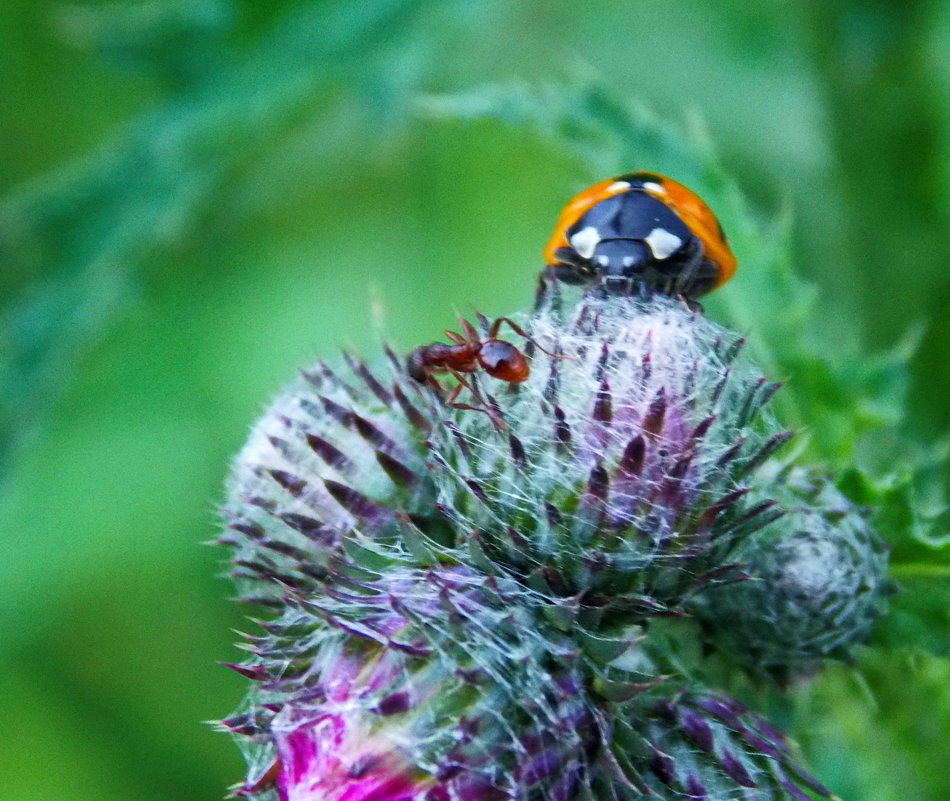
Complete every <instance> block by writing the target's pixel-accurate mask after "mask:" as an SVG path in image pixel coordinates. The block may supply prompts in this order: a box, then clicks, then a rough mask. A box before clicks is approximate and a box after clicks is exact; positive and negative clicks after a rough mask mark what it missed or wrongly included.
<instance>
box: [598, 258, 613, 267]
mask: <svg viewBox="0 0 950 801" xmlns="http://www.w3.org/2000/svg"><path fill="white" fill-rule="evenodd" d="M594 261H595V262H596V264H597V265H598V266H600V267H609V266H610V257H609V256H598V257H597V258H596V259H595V260H594Z"/></svg>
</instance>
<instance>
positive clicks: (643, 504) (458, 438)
mask: <svg viewBox="0 0 950 801" xmlns="http://www.w3.org/2000/svg"><path fill="white" fill-rule="evenodd" d="M523 322H524V325H525V326H526V328H527V329H528V331H529V333H530V335H531V339H532V343H531V345H530V346H529V347H533V361H532V368H531V375H530V377H529V378H528V380H527V381H525V382H524V383H522V384H518V385H517V386H514V385H511V386H500V387H499V386H498V385H489V383H488V382H487V381H479V380H478V379H477V378H476V379H474V380H473V384H475V392H476V393H477V395H478V398H479V401H480V402H481V403H482V404H483V405H484V408H485V410H486V412H487V413H486V414H481V415H479V414H466V415H460V416H458V418H457V419H455V420H453V421H452V423H451V424H450V425H443V426H439V427H437V428H435V429H434V430H433V432H432V435H431V437H430V450H431V453H432V457H431V458H432V461H433V462H434V464H435V470H434V471H433V476H434V481H435V483H436V485H437V487H438V492H439V495H438V501H439V507H440V510H441V511H442V512H443V513H444V514H445V516H446V517H447V518H448V519H449V520H450V521H451V524H452V526H453V527H454V528H455V529H456V530H459V531H462V532H467V533H468V536H469V537H470V538H471V539H472V541H473V542H474V543H475V546H474V547H477V548H478V550H479V551H480V553H481V558H482V559H483V561H484V562H485V563H486V564H491V566H492V569H496V570H506V571H508V572H509V573H510V574H511V575H515V576H519V577H521V578H522V580H525V581H527V582H528V583H530V584H531V585H532V586H535V587H536V588H538V589H539V590H540V591H544V592H549V593H552V594H554V595H557V596H571V597H576V598H578V599H580V601H581V603H582V605H585V606H586V607H587V608H588V609H593V608H594V607H597V608H598V610H599V611H598V612H597V616H598V617H600V616H603V615H605V614H606V615H607V616H610V613H613V612H616V613H617V614H619V615H621V616H622V617H623V620H624V621H625V622H629V621H630V618H631V615H634V616H635V615H638V614H640V615H643V614H649V613H653V612H668V611H675V610H677V609H678V608H679V607H680V605H681V604H682V602H683V600H684V598H686V597H688V596H689V595H690V594H691V593H692V592H694V591H695V590H696V589H697V588H698V587H700V586H702V585H704V584H705V583H707V582H709V581H714V580H719V579H723V578H725V577H727V576H728V574H729V560H728V554H729V553H730V551H731V549H732V548H733V547H734V546H735V545H736V544H737V543H738V542H741V541H742V540H743V539H744V538H745V537H747V536H748V534H749V533H750V532H751V531H753V530H755V528H757V527H759V526H761V525H764V523H766V522H767V521H768V520H769V519H770V517H771V515H773V514H774V510H773V509H772V508H771V505H769V504H763V505H758V506H754V505H752V504H748V503H746V502H745V501H744V500H743V495H744V493H745V485H744V483H743V482H744V480H745V478H746V477H747V476H748V475H749V473H750V472H751V471H752V470H753V469H754V468H755V467H756V466H757V465H758V464H759V463H760V462H761V461H762V460H763V459H764V458H766V457H767V455H768V454H769V453H770V452H771V451H772V450H774V449H775V448H776V447H778V445H780V444H781V443H782V442H784V441H785V439H787V437H788V433H787V432H784V431H781V430H779V429H778V428H777V427H776V426H775V424H774V423H773V422H772V421H771V420H770V419H768V418H767V417H765V415H763V414H761V409H762V407H763V405H764V404H765V403H766V402H767V400H768V399H769V397H771V395H772V394H773V393H774V391H775V390H776V389H777V386H778V385H776V384H771V383H769V382H768V381H766V380H765V379H764V378H763V377H762V376H761V375H760V374H759V373H758V372H757V371H756V370H755V368H754V367H753V366H752V365H751V364H750V363H749V362H748V361H747V360H745V359H743V358H742V357H741V354H740V350H741V346H742V340H740V339H739V338H738V337H736V336H735V335H732V334H730V333H728V332H726V331H725V330H723V329H722V328H719V327H718V326H716V325H715V324H713V323H711V322H709V321H708V320H706V319H705V318H704V317H702V316H701V315H698V314H694V313H692V312H691V311H690V310H689V309H687V308H686V307H685V306H684V305H683V304H681V303H679V302H677V301H674V300H671V299H669V298H665V297H660V296H657V297H651V298H646V299H644V298H638V297H630V298H607V299H596V298H588V299H587V300H586V301H585V302H584V303H582V304H581V305H580V306H579V308H578V309H577V310H576V311H575V312H574V313H572V314H571V316H570V317H569V318H568V319H562V317H561V315H560V314H559V313H558V312H557V311H556V310H555V309H554V308H552V307H551V306H545V307H543V308H542V309H541V310H540V311H539V312H538V313H536V314H535V315H534V316H532V317H531V318H528V319H525V320H524V321H523ZM535 344H536V345H537V347H534V345H535ZM588 617H592V616H591V615H589V616H588Z"/></svg>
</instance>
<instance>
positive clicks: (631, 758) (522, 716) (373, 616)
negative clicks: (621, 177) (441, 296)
mask: <svg viewBox="0 0 950 801" xmlns="http://www.w3.org/2000/svg"><path fill="white" fill-rule="evenodd" d="M482 322H483V324H484V328H485V330H486V331H487V330H488V326H487V322H486V321H484V320H483V321H482ZM520 323H521V324H522V326H523V328H524V329H525V331H526V333H527V335H528V336H527V343H526V344H523V345H521V344H520V343H519V346H520V347H522V348H523V349H524V351H525V355H526V356H527V357H528V359H529V361H530V375H529V376H528V378H527V380H526V381H524V382H522V383H519V384H517V385H516V384H506V383H504V382H499V381H496V380H495V379H492V378H490V377H488V376H486V375H480V374H478V373H477V372H475V373H467V374H466V377H465V384H464V386H463V391H464V392H466V393H468V394H469V396H470V397H466V398H465V399H464V401H465V402H464V403H459V404H450V403H448V402H447V397H446V395H445V394H444V393H443V392H440V391H439V390H437V389H436V388H435V387H433V386H429V385H426V384H422V383H419V382H418V381H415V380H413V379H412V378H411V377H410V376H409V375H407V372H406V368H405V365H404V362H403V361H402V360H401V359H398V358H396V357H395V356H394V355H393V354H391V353H390V354H389V360H388V365H386V366H385V367H384V368H383V369H377V370H370V369H369V368H368V367H367V366H366V365H365V364H363V363H362V362H360V361H358V360H355V359H352V358H347V359H346V364H345V366H344V367H343V368H342V369H340V370H338V371H337V370H333V369H331V368H330V367H328V366H326V365H323V364H320V365H317V366H316V367H315V368H313V369H311V370H308V371H305V372H303V373H302V374H301V376H300V377H299V378H298V380H297V381H296V382H295V383H294V384H293V385H292V386H291V387H290V388H289V389H288V390H287V391H286V392H285V393H284V394H282V395H281V396H280V397H279V398H278V399H277V400H276V401H275V403H274V404H273V405H272V407H271V408H270V409H269V410H268V411H267V412H266V413H265V415H264V416H263V417H262V419H261V420H260V421H259V422H258V424H257V425H256V426H255V429H254V431H253V432H252V434H251V437H250V440H249V442H248V445H247V446H246V447H245V448H244V450H243V451H242V452H241V454H240V455H239V457H238V459H237V461H236V463H235V467H234V471H233V474H232V480H231V484H230V487H229V499H228V503H227V507H226V510H225V517H226V520H227V522H228V529H227V531H226V533H225V534H224V535H223V536H222V537H221V541H222V542H223V543H224V544H227V545H229V546H231V547H232V549H233V553H234V557H233V571H232V572H233V576H234V578H235V579H236V581H237V583H238V586H239V589H240V591H241V594H242V597H243V598H244V600H246V601H249V602H252V603H255V604H258V605H261V606H264V607H266V608H269V609H271V610H273V612H272V617H271V619H269V620H267V621H264V622H263V623H262V624H261V625H262V627H263V634H261V635H256V636H253V637H249V639H248V643H247V648H248V650H249V651H250V653H251V658H250V659H249V661H248V662H247V663H245V664H243V665H239V666H235V667H236V669H237V670H239V671H240V672H241V673H243V674H244V675H246V676H248V677H249V678H251V679H252V680H253V681H254V682H255V686H254V689H253V690H252V691H251V693H250V694H249V696H248V698H247V701H246V703H245V705H244V707H243V708H242V710H241V711H240V712H239V713H237V714H235V715H234V716H232V717H231V718H229V719H228V720H226V721H224V725H225V727H226V728H228V729H229V730H230V731H232V732H233V733H234V734H235V735H236V736H237V738H238V740H239V741H240V742H241V743H242V745H243V748H244V750H245V753H246V755H247V758H248V764H249V771H248V778H247V779H246V780H245V782H244V783H243V784H242V785H241V786H240V787H239V789H238V791H237V793H238V794H239V795H243V796H247V797H251V798H254V799H261V800H262V799H273V798H275V797H276V798H278V799H280V801H318V800H319V801H410V800H411V801H502V799H511V800H512V801H572V800H573V799H594V798H596V799H608V800H609V801H614V800H615V799H616V801H621V800H623V801H626V800H627V799H630V801H634V800H635V799H639V798H642V797H660V798H670V799H674V798H693V799H697V798H717V799H723V798H747V797H758V798H763V799H776V800H778V799H798V801H801V799H803V798H805V797H806V796H805V795H804V793H805V790H804V789H802V788H810V791H811V792H814V793H817V794H818V795H826V792H825V791H824V790H823V788H820V785H817V784H814V783H811V780H810V779H809V778H808V777H807V774H805V773H804V772H803V771H801V770H799V769H797V768H796V767H795V766H794V760H793V759H792V757H791V752H790V751H789V750H788V747H787V746H786V745H785V744H784V740H782V738H781V736H780V735H778V734H777V733H774V732H772V731H771V730H770V729H768V728H767V724H765V723H764V721H761V720H759V719H758V718H755V717H754V716H752V715H751V713H748V712H746V711H745V710H744V709H741V708H740V707H738V705H737V704H735V702H732V701H730V700H729V699H723V698H721V697H719V696H715V695H714V694H711V693H709V692H706V691H704V690H701V689H699V688H693V687H692V685H691V684H690V683H689V681H688V678H687V677H686V676H685V675H673V674H671V673H670V672H669V671H667V670H666V668H665V665H666V664H667V663H668V660H667V661H664V660H662V659H658V658H657V653H658V650H657V645H656V643H654V642H652V641H651V636H652V635H651V621H653V620H654V619H655V617H656V616H658V615H668V616H677V615H687V614H691V613H695V614H700V615H704V614H706V612H708V611H709V610H712V609H713V603H714V601H713V599H718V600H717V601H716V602H717V603H718V602H725V601H724V599H726V598H730V597H735V598H739V597H740V596H738V595H736V596H729V595H726V594H724V593H725V592H726V591H727V590H728V589H729V586H730V584H731V583H734V582H735V581H736V580H738V579H748V577H749V576H750V575H754V573H755V570H761V571H766V572H762V573H761V575H763V576H766V577H772V576H773V573H769V572H767V571H769V570H773V568H771V567H768V566H766V567H761V568H760V567H759V565H760V562H759V561H757V560H758V559H759V558H760V557H761V554H760V553H759V551H760V550H761V546H758V545H756V543H760V542H765V540H764V539H762V538H763V537H764V536H765V535H764V534H762V533H761V532H763V531H766V532H767V531H776V532H785V530H784V529H781V528H778V527H776V526H778V523H777V522H776V521H777V520H778V518H779V517H780V516H781V515H782V511H783V510H782V509H781V508H780V507H779V505H778V504H777V503H776V502H775V500H773V499H772V497H771V496H769V495H768V494H765V495H763V492H762V491H755V492H753V491H752V490H753V489H755V482H756V481H758V480H759V479H758V478H757V471H758V468H759V467H760V466H761V465H762V464H763V463H764V462H765V461H767V460H768V458H769V456H770V455H771V454H772V453H773V452H774V451H775V450H776V449H777V448H778V447H779V446H780V445H781V444H782V443H783V442H785V440H786V439H787V438H788V436H789V434H788V432H786V431H783V430H782V429H781V428H780V427H778V426H777V425H776V423H775V422H774V420H772V419H771V417H770V416H769V415H768V414H767V412H765V411H763V407H764V406H765V404H766V403H767V401H768V399H769V398H770V397H771V396H772V394H773V393H774V392H775V390H776V389H777V388H778V385H777V384H774V383H770V382H768V381H767V380H766V379H765V378H763V377H762V376H761V375H760V374H759V372H758V371H757V370H756V368H755V367H754V366H753V365H752V363H751V362H750V361H748V360H747V359H746V358H745V357H744V355H743V354H742V352H741V346H742V340H741V339H739V338H738V337H736V336H735V335H733V334H730V333H729V332H727V331H725V330H724V329H722V328H720V327H718V326H716V325H715V324H713V323H711V322H709V321H708V320H706V319H705V318H704V317H702V316H701V315H698V314H696V313H694V312H692V311H690V310H689V309H688V308H686V306H684V305H683V304H681V303H679V302H677V301H674V300H671V299H669V298H664V297H661V296H656V297H630V298H624V297H616V296H614V297H609V298H599V297H595V296H593V295H587V296H585V297H584V298H583V299H582V301H581V302H580V303H579V305H578V306H577V307H576V308H575V309H573V310H572V311H570V312H567V313H562V312H561V311H560V309H559V306H558V299H557V298H555V297H548V298H547V299H546V300H545V302H544V303H542V304H541V306H540V308H539V309H538V310H537V311H536V312H535V313H534V314H532V315H530V316H524V317H521V318H520ZM776 494H778V495H781V493H776ZM813 502H814V503H815V504H817V506H818V507H819V511H813V510H812V507H811V504H812V503H813ZM800 505H801V506H802V507H807V509H806V510H805V511H801V512H796V508H797V507H793V508H792V509H791V512H792V515H791V516H794V515H795V514H799V517H800V518H801V520H802V521H807V524H806V523H802V525H801V526H800V528H801V530H803V531H807V532H810V533H811V535H813V537H812V540H809V543H810V547H812V550H813V551H814V552H815V553H818V554H825V553H826V551H827V550H828V548H829V547H830V546H829V545H828V542H836V541H837V540H836V537H839V538H843V539H842V541H847V542H849V543H851V544H852V545H853V544H854V543H855V542H858V541H861V542H864V543H871V542H872V538H871V537H870V536H869V535H868V536H864V535H862V534H861V533H860V531H859V529H858V528H856V527H854V526H852V527H851V528H850V529H848V528H847V526H848V525H851V523H850V522H847V521H850V520H851V518H850V517H848V515H844V516H843V517H842V516H840V515H838V516H836V515H835V514H834V513H832V511H831V506H829V504H828V502H827V501H826V500H822V501H819V500H817V499H810V500H807V501H806V500H802V501H801V503H800ZM819 519H820V520H821V521H822V523H821V525H819V523H818V522H816V521H818V520H819ZM841 520H845V521H846V522H847V525H846V527H845V530H843V532H837V533H830V532H829V531H827V530H826V529H827V528H828V527H831V528H834V527H835V526H838V525H839V523H840V521H841ZM770 524H771V526H772V527H773V528H770ZM776 536H777V537H778V538H779V539H780V541H781V547H772V548H771V550H772V551H773V552H774V553H775V554H779V555H784V556H782V566H783V567H782V569H783V570H784V571H785V573H786V574H787V575H788V578H787V580H786V585H787V586H791V583H794V581H798V585H801V586H804V585H802V581H803V580H805V579H808V580H813V581H815V582H817V583H815V584H814V586H813V585H809V589H808V591H807V592H812V591H814V592H815V593H819V591H820V592H825V595H824V596H823V598H825V599H826V600H827V599H828V598H830V597H832V596H833V595H834V593H835V592H836V590H835V588H836V587H837V578H836V577H834V576H831V575H830V574H829V577H828V579H827V580H823V581H818V580H817V579H815V576H814V575H813V574H812V570H811V567H810V564H811V563H810V562H809V561H808V559H807V558H805V557H804V556H802V554H803V551H802V546H801V543H800V542H799V539H800V538H799V537H798V535H797V534H791V535H790V534H788V533H779V534H777V535H776ZM816 543H817V544H816ZM809 558H811V557H809ZM816 558H817V557H816ZM817 561H819V562H822V563H824V561H827V560H824V561H823V560H822V559H818V560H817ZM858 561H860V560H858ZM761 564H763V565H765V564H766V563H765V562H762V563H761ZM768 564H771V563H768ZM877 567H878V566H877V563H874V564H873V565H871V563H870V562H865V563H862V564H861V565H859V564H858V563H857V561H856V562H855V569H856V570H857V571H860V570H864V569H871V570H872V572H874V571H875V570H877ZM776 569H777V568H776ZM875 575H877V573H875ZM769 580H771V578H770V579H769ZM793 580H794V581H793ZM721 585H726V586H721ZM747 585H748V586H753V585H754V586H758V587H768V584H767V582H766V581H759V582H751V581H745V582H743V583H742V584H741V585H737V586H741V587H743V588H744V587H746V586H747ZM819 585H820V586H819ZM736 591H737V592H738V590H736ZM807 592H806V594H807ZM717 593H723V594H720V595H717ZM794 593H798V594H801V592H799V590H795V591H794ZM794 593H793V594H794ZM819 603H824V601H822V602H819ZM868 608H870V607H868ZM775 609H776V612H775V614H776V615H778V616H783V615H786V614H790V615H791V617H792V618H794V614H797V612H796V610H791V612H789V610H790V609H791V607H789V605H788V604H784V602H782V601H781V598H778V599H777V600H776V605H775ZM867 618H868V615H865V616H864V618H862V620H863V619H867ZM785 622H788V621H785ZM789 625H791V626H792V627H793V628H794V627H795V626H796V625H798V626H800V624H799V623H795V621H794V620H792V622H791V623H789ZM828 625H829V626H832V627H833V626H834V623H833V622H832V621H828ZM863 626H864V624H863V623H860V624H857V625H852V624H851V623H849V624H848V625H847V626H846V627H845V628H847V629H848V632H851V633H853V632H854V631H863V630H864V628H863ZM653 628H656V627H655V626H654V627H653ZM775 628H776V630H781V629H780V627H778V626H776V627H775ZM736 631H738V629H736ZM851 633H847V634H843V636H844V638H845V639H847V638H848V637H850V636H852V634H851ZM837 634H838V635H839V636H842V631H841V630H840V629H839V630H837ZM765 636H767V633H765V634H763V637H765ZM783 637H784V635H781V636H777V637H774V638H773V640H772V646H771V647H773V648H774V650H775V651H781V650H782V649H783V648H788V647H790V646H789V644H788V643H789V640H788V639H787V638H785V639H783ZM831 639H833V636H832V635H831V634H828V635H827V636H826V634H825V633H822V634H821V642H823V643H824V642H830V641H831ZM794 647H799V645H798V644H797V641H796V644H794ZM661 664H663V665H664V669H663V670H661V669H660V667H659V666H660V665H661ZM674 673H675V671H674ZM752 788H755V790H756V792H757V793H758V795H754V796H750V795H748V793H747V791H748V790H750V789H752Z"/></svg>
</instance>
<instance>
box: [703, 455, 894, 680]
mask: <svg viewBox="0 0 950 801" xmlns="http://www.w3.org/2000/svg"><path fill="white" fill-rule="evenodd" d="M763 489H765V490H766V491H768V492H770V493H771V494H772V495H773V496H774V497H776V498H779V499H781V502H782V505H783V507H784V508H785V510H786V513H785V515H783V517H782V518H781V519H779V520H777V521H775V522H773V523H772V524H770V525H768V526H766V527H764V528H763V529H762V530H761V531H758V532H756V534H754V535H753V536H752V537H751V538H750V539H749V541H748V542H746V543H744V544H743V546H742V549H741V552H740V559H741V561H742V562H743V564H744V566H745V567H744V569H745V571H746V574H747V576H748V580H747V581H743V582H741V583H737V584H734V585H732V586H729V587H719V588H714V589H711V590H710V591H708V592H705V593H703V594H702V595H701V596H700V597H698V598H697V599H696V603H695V604H694V606H693V608H692V611H693V612H694V613H695V614H696V616H697V618H698V619H699V620H700V621H701V622H702V624H703V626H704V628H705V630H706V631H707V632H708V633H709V635H710V638H711V641H712V643H713V644H715V645H717V646H718V647H719V648H720V649H721V650H723V651H725V652H726V653H727V654H728V655H729V657H730V658H731V659H733V660H735V661H737V662H739V663H740V664H742V665H743V666H744V667H745V668H746V669H747V670H748V671H750V672H751V673H753V674H754V675H756V676H761V677H765V678H768V679H771V680H773V681H776V682H778V683H779V684H782V685H786V684H789V683H791V682H792V681H794V680H795V679H797V678H802V677H807V676H809V675H811V674H813V673H814V672H815V671H816V670H817V669H818V667H819V666H820V664H821V662H822V660H824V659H828V658H834V659H839V660H845V661H848V660H849V659H850V658H851V655H852V651H853V648H854V646H855V645H857V644H860V643H863V642H864V641H865V640H867V638H868V635H869V634H870V631H871V627H872V625H873V624H874V622H875V621H876V620H877V619H878V618H880V616H881V615H882V614H884V612H885V611H886V610H887V598H888V596H889V595H891V594H892V593H893V592H894V591H895V589H896V587H895V585H894V583H893V582H892V581H891V580H890V579H889V578H888V576H887V549H886V547H885V545H884V543H883V542H882V541H881V539H880V538H879V537H878V535H877V534H876V533H875V532H874V530H873V529H872V528H871V526H870V523H869V521H868V516H869V510H866V509H860V508H858V507H855V506H854V504H852V503H851V502H850V501H849V500H848V499H847V498H846V497H844V495H842V494H841V492H839V491H838V490H837V489H836V488H835V487H834V486H833V485H832V484H831V483H830V482H829V481H828V480H827V479H825V478H823V477H822V476H820V475H816V474H814V473H812V472H809V471H805V470H802V469H794V470H791V469H788V470H783V471H782V472H781V473H780V474H779V476H778V477H776V478H775V479H772V480H770V481H768V482H767V483H766V484H765V486H764V488H763Z"/></svg>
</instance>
